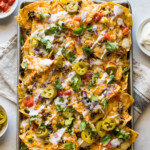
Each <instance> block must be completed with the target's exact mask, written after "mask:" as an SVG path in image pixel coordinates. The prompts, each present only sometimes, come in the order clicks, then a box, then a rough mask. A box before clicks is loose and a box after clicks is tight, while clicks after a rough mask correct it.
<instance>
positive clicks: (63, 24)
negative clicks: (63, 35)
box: [58, 20, 67, 30]
mask: <svg viewBox="0 0 150 150" xmlns="http://www.w3.org/2000/svg"><path fill="white" fill-rule="evenodd" d="M58 25H59V26H60V28H61V29H62V30H66V29H67V28H66V26H65V23H64V22H63V21H61V20H59V21H58Z"/></svg>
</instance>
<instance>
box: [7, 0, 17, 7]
mask: <svg viewBox="0 0 150 150" xmlns="http://www.w3.org/2000/svg"><path fill="white" fill-rule="evenodd" d="M15 1H16V0H8V5H9V6H11V5H13V3H14V2H15Z"/></svg>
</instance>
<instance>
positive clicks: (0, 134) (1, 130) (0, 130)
mask: <svg viewBox="0 0 150 150" xmlns="http://www.w3.org/2000/svg"><path fill="white" fill-rule="evenodd" d="M0 111H3V112H4V113H6V111H5V109H4V108H3V107H2V106H1V105H0ZM6 116H7V113H6ZM7 128H8V117H7V120H6V122H5V123H4V124H3V127H2V129H0V137H2V136H3V135H4V134H5V132H6V130H7Z"/></svg>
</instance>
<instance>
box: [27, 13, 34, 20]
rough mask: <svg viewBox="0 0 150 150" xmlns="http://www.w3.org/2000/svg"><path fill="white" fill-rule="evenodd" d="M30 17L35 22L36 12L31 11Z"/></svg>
mask: <svg viewBox="0 0 150 150" xmlns="http://www.w3.org/2000/svg"><path fill="white" fill-rule="evenodd" d="M28 17H29V19H30V20H33V19H34V18H35V12H34V11H29V13H28Z"/></svg>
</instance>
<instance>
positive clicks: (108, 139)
mask: <svg viewBox="0 0 150 150" xmlns="http://www.w3.org/2000/svg"><path fill="white" fill-rule="evenodd" d="M110 141H111V138H110V136H109V135H105V136H104V137H102V138H101V143H102V144H103V146H106V145H107V144H108V143H109V142H110Z"/></svg>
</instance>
